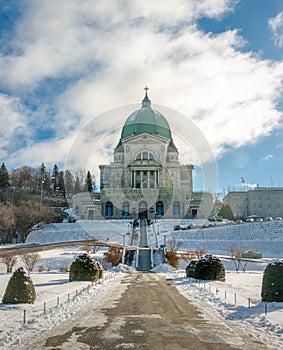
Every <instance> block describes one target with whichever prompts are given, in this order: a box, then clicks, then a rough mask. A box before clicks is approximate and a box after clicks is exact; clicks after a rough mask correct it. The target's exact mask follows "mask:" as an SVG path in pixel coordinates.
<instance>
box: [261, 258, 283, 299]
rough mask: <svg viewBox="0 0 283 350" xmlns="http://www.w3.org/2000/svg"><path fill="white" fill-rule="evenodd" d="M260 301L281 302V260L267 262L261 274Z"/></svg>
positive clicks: (282, 263)
mask: <svg viewBox="0 0 283 350" xmlns="http://www.w3.org/2000/svg"><path fill="white" fill-rule="evenodd" d="M261 298H262V301H278V302H283V260H279V259H278V260H274V261H272V262H271V263H269V264H268V265H267V266H266V268H265V270H264V274H263V280H262V289H261Z"/></svg>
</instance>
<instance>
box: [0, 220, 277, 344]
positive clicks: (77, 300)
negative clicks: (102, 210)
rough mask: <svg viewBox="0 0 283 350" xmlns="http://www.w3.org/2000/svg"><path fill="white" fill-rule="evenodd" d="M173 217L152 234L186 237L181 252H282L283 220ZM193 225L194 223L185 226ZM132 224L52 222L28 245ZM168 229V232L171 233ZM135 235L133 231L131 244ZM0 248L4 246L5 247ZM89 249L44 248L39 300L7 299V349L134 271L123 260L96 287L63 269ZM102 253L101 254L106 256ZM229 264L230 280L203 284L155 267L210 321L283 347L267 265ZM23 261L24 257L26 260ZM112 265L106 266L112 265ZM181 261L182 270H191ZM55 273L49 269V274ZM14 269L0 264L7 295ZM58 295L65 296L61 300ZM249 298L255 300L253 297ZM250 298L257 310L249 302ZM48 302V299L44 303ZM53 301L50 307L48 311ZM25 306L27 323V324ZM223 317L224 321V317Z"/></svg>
mask: <svg viewBox="0 0 283 350" xmlns="http://www.w3.org/2000/svg"><path fill="white" fill-rule="evenodd" d="M174 224H176V222H174V221H173V220H164V222H163V220H162V221H159V226H156V224H155V228H154V229H153V228H151V229H150V232H149V238H150V239H152V242H153V244H156V236H155V234H154V232H157V229H158V230H159V232H160V235H159V236H157V237H158V244H159V245H160V244H163V242H164V237H163V236H164V235H166V239H167V242H168V240H170V239H174V238H175V239H176V240H178V241H179V240H180V241H182V247H181V249H182V250H187V249H190V250H194V249H198V248H205V249H207V251H208V252H209V253H210V254H222V255H227V247H229V246H232V245H235V246H241V247H243V248H246V249H250V248H254V249H260V250H261V251H262V252H263V254H264V256H265V257H270V258H273V257H281V258H282V252H283V247H282V244H283V222H275V221H274V222H270V223H269V222H264V223H247V224H240V225H227V226H219V227H218V226H217V227H214V228H205V229H192V230H186V231H172V227H173V226H174ZM185 224H187V223H185ZM127 229H128V225H127V222H125V221H123V220H120V221H119V222H118V221H115V223H110V225H109V223H108V222H105V221H103V222H100V223H96V222H92V221H88V222H86V221H84V222H81V221H79V223H75V224H52V225H47V226H46V227H45V228H43V229H39V230H35V231H34V232H33V233H32V234H31V235H30V237H29V238H28V242H27V243H32V242H34V243H49V242H56V241H65V240H67V241H72V240H81V239H85V238H92V237H95V238H99V239H105V240H110V241H112V240H113V241H119V242H122V238H123V234H125V233H127V231H126V230H127ZM166 230H167V231H166ZM127 239H128V236H126V243H128V242H127ZM0 249H1V248H0ZM81 252H83V247H78V248H74V247H68V248H60V249H53V250H49V251H43V252H40V253H39V254H40V258H41V259H40V261H39V262H38V263H37V266H36V267H35V270H34V271H38V268H39V266H42V267H43V269H44V271H43V272H33V273H31V278H32V280H33V282H34V284H35V288H36V293H37V300H36V302H35V304H33V305H26V304H21V305H4V304H1V303H0V315H1V318H0V348H1V349H8V348H11V349H13V348H17V344H20V343H21V342H22V341H23V340H24V339H25V338H26V337H32V336H33V335H34V334H37V333H38V332H40V331H42V330H47V329H50V328H52V327H54V326H56V325H57V324H59V323H60V322H62V321H63V320H65V319H67V318H69V317H71V316H72V315H73V314H74V313H76V312H78V311H79V310H80V308H82V307H83V306H84V305H86V304H87V303H88V302H90V301H93V300H99V298H103V296H104V295H105V293H106V292H107V291H108V290H109V289H110V288H119V283H120V280H121V278H122V276H123V274H122V273H121V272H127V271H128V270H130V271H132V269H131V268H130V269H129V268H127V267H125V266H123V265H119V266H118V267H116V268H115V269H113V270H112V271H111V270H109V271H108V272H106V274H105V279H104V280H101V281H99V282H98V283H94V284H93V285H91V284H90V283H89V282H69V281H68V273H66V272H62V271H60V270H63V269H64V267H68V266H70V264H71V262H72V261H73V260H74V258H75V256H76V255H77V254H79V253H81ZM102 254H103V250H102V248H101V250H100V251H99V252H98V253H97V255H96V257H97V259H98V260H100V261H102ZM222 261H223V263H224V265H225V269H226V281H225V282H217V281H201V282H198V281H197V282H196V281H195V280H194V279H187V278H185V277H184V273H185V272H184V270H179V271H177V270H174V269H173V268H172V267H170V266H168V265H166V264H162V265H160V266H157V267H155V269H154V270H155V272H157V273H162V274H163V275H165V276H166V277H167V278H171V279H173V281H172V283H173V285H174V286H176V288H178V289H179V291H180V292H181V293H182V294H183V295H184V296H185V297H186V298H188V299H189V300H190V301H192V302H193V303H194V304H195V305H196V306H197V307H198V308H199V309H200V310H201V311H202V312H203V313H204V316H205V317H206V318H208V319H209V318H211V317H213V318H216V319H217V318H219V320H222V321H223V320H224V321H225V322H227V324H228V323H229V325H228V326H229V327H233V329H234V327H235V330H236V329H240V330H242V331H245V330H246V331H247V333H253V334H255V335H256V336H258V338H259V339H264V341H266V342H268V343H269V344H271V345H274V348H278V349H279V348H280V342H281V344H282V341H283V303H267V304H266V305H267V314H265V303H262V302H261V299H260V293H261V283H262V277H263V270H264V268H265V267H266V264H267V263H259V262H258V263H248V265H247V271H246V272H235V271H234V266H233V263H232V262H231V261H230V260H225V259H223V260H222ZM18 264H19V265H20V264H21V262H20V261H19V263H18ZM105 266H106V265H105ZM184 267H185V264H182V266H181V268H184ZM47 270H49V271H47ZM10 276H11V274H6V273H4V266H3V264H2V265H1V264H0V300H1V298H2V296H3V294H4V291H5V289H6V286H7V283H8V280H9V278H10ZM58 298H59V299H58ZM249 298H250V299H249ZM249 300H250V307H249ZM44 303H46V304H44ZM44 305H46V311H45V310H44V308H45V306H44ZM24 310H26V316H27V321H26V324H23V316H24ZM222 321H221V322H222Z"/></svg>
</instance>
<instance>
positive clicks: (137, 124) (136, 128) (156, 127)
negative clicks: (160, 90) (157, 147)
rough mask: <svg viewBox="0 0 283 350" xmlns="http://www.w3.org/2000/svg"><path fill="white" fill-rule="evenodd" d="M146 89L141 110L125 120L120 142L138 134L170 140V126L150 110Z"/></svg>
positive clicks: (155, 112) (159, 115)
mask: <svg viewBox="0 0 283 350" xmlns="http://www.w3.org/2000/svg"><path fill="white" fill-rule="evenodd" d="M147 90H148V88H147V87H146V88H145V91H146V93H145V97H144V99H143V100H142V108H141V109H139V110H137V111H135V112H133V113H132V114H131V115H130V116H129V117H128V119H127V120H126V122H125V124H124V126H123V129H122V134H121V140H123V139H126V138H128V137H131V136H134V135H140V134H144V133H146V134H150V135H158V136H161V137H163V138H165V139H168V140H171V139H172V135H171V130H170V126H169V124H168V122H167V120H166V119H165V117H164V116H163V115H162V114H161V113H160V112H158V111H156V110H155V109H152V108H151V101H150V99H149V98H148V96H147Z"/></svg>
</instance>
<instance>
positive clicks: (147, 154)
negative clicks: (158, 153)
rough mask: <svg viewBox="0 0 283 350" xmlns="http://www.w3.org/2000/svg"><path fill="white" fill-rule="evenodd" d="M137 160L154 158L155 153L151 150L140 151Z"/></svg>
mask: <svg viewBox="0 0 283 350" xmlns="http://www.w3.org/2000/svg"><path fill="white" fill-rule="evenodd" d="M136 160H154V155H153V154H152V153H150V152H140V153H139V154H138V155H137V156H136Z"/></svg>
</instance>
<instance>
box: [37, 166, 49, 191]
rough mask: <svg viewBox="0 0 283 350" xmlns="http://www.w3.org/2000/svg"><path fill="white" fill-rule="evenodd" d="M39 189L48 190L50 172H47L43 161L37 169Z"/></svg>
mask: <svg viewBox="0 0 283 350" xmlns="http://www.w3.org/2000/svg"><path fill="white" fill-rule="evenodd" d="M39 181H40V183H39V189H40V191H46V192H50V172H49V171H48V172H47V169H46V166H45V164H44V163H42V164H41V166H40V169H39Z"/></svg>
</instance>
